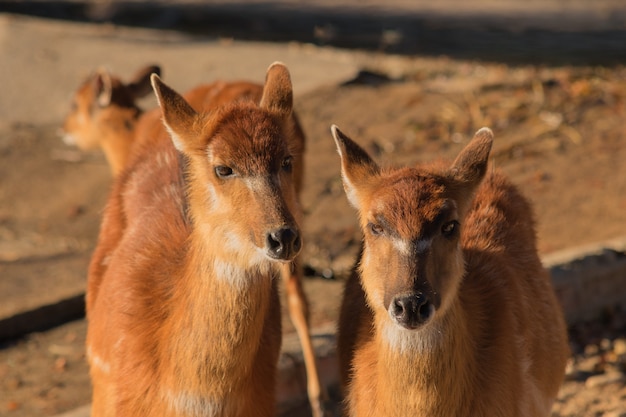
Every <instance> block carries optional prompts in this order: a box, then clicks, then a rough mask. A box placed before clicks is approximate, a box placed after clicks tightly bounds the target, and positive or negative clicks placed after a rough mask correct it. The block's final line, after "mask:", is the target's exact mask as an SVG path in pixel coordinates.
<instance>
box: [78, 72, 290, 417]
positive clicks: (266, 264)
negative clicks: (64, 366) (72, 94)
mask: <svg viewBox="0 0 626 417" xmlns="http://www.w3.org/2000/svg"><path fill="white" fill-rule="evenodd" d="M285 74H287V76H286V80H285ZM277 78H278V79H282V81H281V82H278V83H276V79H277ZM154 83H155V89H156V91H157V93H158V94H157V95H158V96H159V99H160V103H161V106H162V110H163V112H164V120H165V123H166V125H167V126H168V128H169V130H170V131H171V132H172V134H173V135H174V136H175V137H176V138H177V141H176V143H178V146H180V147H181V148H180V151H181V152H182V154H181V153H179V151H177V150H176V149H174V147H173V146H172V142H171V140H170V139H169V138H168V137H167V135H165V134H164V132H161V134H160V135H159V136H158V137H152V138H149V139H146V140H145V141H142V142H141V144H140V145H138V146H137V147H136V148H135V149H134V150H133V153H132V155H131V157H130V160H129V162H128V166H127V168H126V169H125V170H124V171H123V172H122V173H121V174H120V175H119V177H118V178H117V180H116V181H115V184H114V186H113V192H112V194H111V196H110V199H109V203H108V205H107V208H106V210H105V213H104V217H103V223H102V229H101V230H102V232H101V235H100V239H99V242H98V247H97V249H96V251H95V253H94V257H93V259H92V263H91V265H90V274H89V283H88V296H87V314H88V321H89V328H88V335H87V348H88V354H89V358H90V364H91V375H92V381H93V385H94V396H93V411H92V415H93V416H94V417H95V416H110V415H141V416H182V415H202V416H205V415H206V416H213V415H216V416H217V415H228V416H251V415H255V416H270V415H273V413H274V389H273V387H274V382H275V367H276V361H277V359H278V352H279V348H280V340H281V332H280V304H279V299H278V295H277V288H276V280H275V279H274V278H275V277H276V276H277V275H278V274H279V273H281V272H282V270H283V269H284V268H285V267H283V266H281V264H280V263H279V262H275V261H271V260H269V258H266V255H263V253H265V252H266V251H267V248H265V249H260V248H261V247H262V246H259V245H264V244H265V243H264V239H263V236H265V234H266V233H268V230H272V229H275V228H276V227H281V226H284V225H288V226H290V227H294V228H296V230H297V222H296V219H295V218H294V217H296V216H297V213H298V212H299V205H298V202H297V195H296V189H295V182H296V181H295V178H294V174H293V173H292V172H289V170H288V168H286V167H287V165H285V163H284V161H285V160H286V158H287V157H288V156H289V155H292V154H293V155H295V153H296V152H298V150H299V149H301V144H299V143H297V140H295V141H294V140H293V139H292V138H293V134H292V122H291V119H290V113H291V105H290V102H291V85H290V82H288V73H287V72H286V69H285V68H284V67H283V66H281V65H274V66H272V67H270V70H268V82H267V84H266V87H265V89H266V92H267V95H268V96H274V95H275V96H276V97H277V99H270V100H266V101H265V102H264V103H263V105H262V106H261V107H259V106H258V105H256V104H254V103H252V102H238V103H231V104H227V105H225V106H220V108H219V109H217V110H215V109H214V111H213V112H211V113H200V114H197V113H195V112H194V110H192V109H191V107H189V106H188V105H187V104H186V103H185V102H184V101H183V99H182V98H181V97H180V96H178V95H177V94H176V93H175V92H173V91H172V90H170V89H169V88H168V87H166V86H165V85H163V84H162V83H161V82H160V81H159V80H158V79H155V81H154ZM287 96H288V100H286V101H288V102H289V106H287V107H286V106H284V105H283V104H284V101H285V97H287ZM264 97H266V96H265V95H264ZM281 100H282V101H283V102H281ZM149 130H150V129H148V130H147V131H149ZM155 132H156V130H155ZM242 150H243V151H244V154H245V155H241V154H240V153H239V152H241V151H242ZM222 164H223V165H227V166H232V167H234V169H235V170H236V172H237V176H236V177H233V178H225V179H222V178H220V177H218V176H217V175H216V174H215V171H214V168H215V166H217V165H222ZM276 176H278V177H279V178H280V180H272V179H271V178H277V177H276ZM249 184H253V185H252V186H250V185H249ZM294 255H295V253H291V255H289V256H290V257H293V256H294Z"/></svg>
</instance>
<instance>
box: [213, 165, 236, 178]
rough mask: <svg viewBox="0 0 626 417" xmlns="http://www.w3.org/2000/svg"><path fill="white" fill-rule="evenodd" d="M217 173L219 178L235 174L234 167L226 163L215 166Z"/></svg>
mask: <svg viewBox="0 0 626 417" xmlns="http://www.w3.org/2000/svg"><path fill="white" fill-rule="evenodd" d="M215 175H217V176H218V177H219V178H228V177H230V176H232V175H233V169H232V168H231V167H227V166H225V165H219V166H216V167H215Z"/></svg>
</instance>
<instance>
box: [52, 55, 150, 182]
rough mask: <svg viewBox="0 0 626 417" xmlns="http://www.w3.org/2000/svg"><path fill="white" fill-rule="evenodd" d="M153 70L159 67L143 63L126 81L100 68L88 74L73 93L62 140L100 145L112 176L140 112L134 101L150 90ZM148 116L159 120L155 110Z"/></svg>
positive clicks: (124, 154)
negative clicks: (143, 65) (143, 66)
mask: <svg viewBox="0 0 626 417" xmlns="http://www.w3.org/2000/svg"><path fill="white" fill-rule="evenodd" d="M153 73H156V74H160V68H159V67H158V66H156V65H150V66H147V67H145V68H142V69H140V70H139V71H137V73H136V74H135V75H134V76H133V77H132V79H131V81H130V82H128V83H124V82H123V81H122V80H121V79H120V78H119V77H117V76H114V75H112V74H110V73H109V72H108V71H106V70H103V69H100V70H98V71H96V72H95V73H94V74H92V75H91V76H89V77H88V78H87V79H86V80H85V81H84V82H83V83H82V84H81V85H80V87H79V88H78V90H77V91H76V93H74V99H73V101H72V107H71V110H70V113H69V114H68V115H67V116H66V118H65V122H64V123H63V129H62V135H63V140H64V141H65V143H67V144H68V145H75V146H78V147H79V148H80V149H83V150H89V149H97V148H101V149H102V151H103V152H104V154H105V157H106V159H107V162H108V163H109V167H110V168H111V171H112V173H113V175H114V176H115V175H117V174H119V173H120V172H121V170H122V169H123V168H124V166H125V165H126V160H127V158H128V155H129V153H130V148H131V147H132V145H133V143H134V138H135V132H136V130H138V125H139V124H140V120H141V119H142V117H143V115H144V113H143V111H142V110H141V109H140V108H139V106H138V105H137V100H138V99H140V98H142V97H144V96H146V95H147V94H148V93H150V92H151V91H152V88H151V87H150V74H153ZM155 110H156V109H155ZM148 118H149V119H151V120H152V123H154V122H159V119H158V111H155V112H153V113H151V114H150V116H149V117H148Z"/></svg>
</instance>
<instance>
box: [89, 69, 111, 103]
mask: <svg viewBox="0 0 626 417" xmlns="http://www.w3.org/2000/svg"><path fill="white" fill-rule="evenodd" d="M92 88H93V91H94V94H95V95H96V100H97V102H98V106H100V107H107V106H108V105H109V104H111V99H112V98H113V81H112V80H111V74H109V72H108V71H107V70H105V69H102V68H100V69H98V70H97V71H96V73H95V75H94V76H93V79H92Z"/></svg>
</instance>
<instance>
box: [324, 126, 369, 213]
mask: <svg viewBox="0 0 626 417" xmlns="http://www.w3.org/2000/svg"><path fill="white" fill-rule="evenodd" d="M330 131H331V132H332V135H333V138H334V139H335V145H337V152H339V157H340V158H341V178H342V180H343V188H344V190H345V191H346V195H347V197H348V201H350V204H352V205H353V206H354V207H355V208H357V209H359V208H360V207H361V204H360V201H361V199H362V198H363V195H364V194H365V193H367V192H368V191H369V190H370V189H371V187H372V184H373V182H374V181H373V180H374V179H375V178H378V175H379V174H380V167H379V166H378V165H377V164H376V162H374V160H373V159H372V158H371V157H370V156H369V155H368V153H367V152H365V150H364V149H363V148H361V147H360V146H359V145H357V144H356V142H354V141H353V140H352V139H350V138H349V137H348V136H346V135H345V134H344V133H343V132H342V131H341V130H339V128H338V127H337V126H336V125H332V126H331V128H330Z"/></svg>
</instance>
